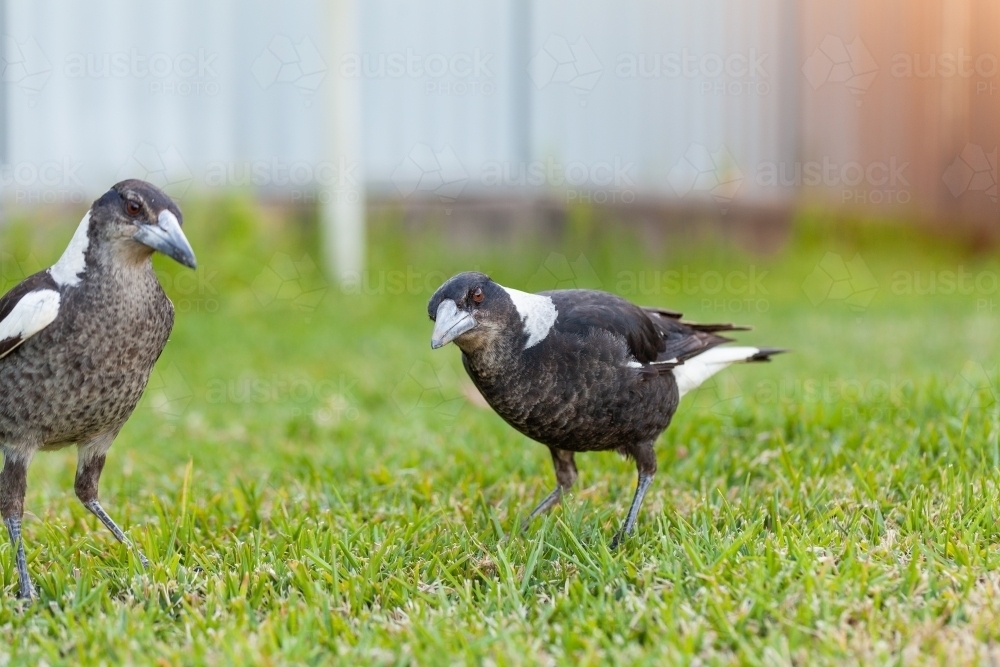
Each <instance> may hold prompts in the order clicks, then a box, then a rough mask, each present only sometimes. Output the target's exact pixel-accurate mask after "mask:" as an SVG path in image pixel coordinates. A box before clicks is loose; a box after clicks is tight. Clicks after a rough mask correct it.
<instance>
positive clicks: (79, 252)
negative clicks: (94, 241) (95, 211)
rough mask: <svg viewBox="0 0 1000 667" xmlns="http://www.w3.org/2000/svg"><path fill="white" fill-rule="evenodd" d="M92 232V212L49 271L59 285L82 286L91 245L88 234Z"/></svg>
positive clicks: (82, 222) (85, 218) (86, 216)
mask: <svg viewBox="0 0 1000 667" xmlns="http://www.w3.org/2000/svg"><path fill="white" fill-rule="evenodd" d="M89 231H90V211H87V215H85V216H83V220H81V221H80V225H79V226H78V227H77V228H76V232H74V233H73V238H72V239H70V241H69V245H68V246H66V250H64V251H63V254H62V257H60V258H59V261H58V262H56V263H55V264H53V265H52V268H51V269H49V275H50V276H52V279H53V280H55V281H56V284H57V285H60V286H70V287H72V286H73V285H79V284H80V274H81V273H83V272H84V271H86V270H87V246H88V245H90V238H89V237H88V236H87V233H88V232H89Z"/></svg>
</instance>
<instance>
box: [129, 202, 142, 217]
mask: <svg viewBox="0 0 1000 667" xmlns="http://www.w3.org/2000/svg"><path fill="white" fill-rule="evenodd" d="M141 210H142V206H140V205H139V202H137V201H132V200H129V201H127V202H125V212H126V213H128V214H129V215H131V216H136V215H139V211H141Z"/></svg>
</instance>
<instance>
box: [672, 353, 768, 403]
mask: <svg viewBox="0 0 1000 667" xmlns="http://www.w3.org/2000/svg"><path fill="white" fill-rule="evenodd" d="M758 352H760V350H759V349H758V348H756V347H713V348H712V349H711V350H708V351H706V352H702V353H701V354H699V355H698V356H695V357H691V358H690V359H688V360H687V361H685V362H684V363H683V364H681V365H680V366H678V367H676V368H674V369H672V372H673V374H674V379H676V380H677V390H678V391H679V392H680V395H681V396H683V395H684V394H686V393H688V392H689V391H691V390H692V389H696V388H698V387H699V386H700V385H701V383H702V382H704V381H705V380H707V379H708V378H710V377H712V376H713V375H715V374H716V373H718V372H719V371H721V370H722V369H723V368H725V367H726V366H729V365H731V364H735V363H739V362H741V361H746V360H747V359H749V358H750V357H752V356H754V355H755V354H757V353H758Z"/></svg>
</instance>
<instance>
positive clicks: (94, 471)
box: [74, 447, 149, 568]
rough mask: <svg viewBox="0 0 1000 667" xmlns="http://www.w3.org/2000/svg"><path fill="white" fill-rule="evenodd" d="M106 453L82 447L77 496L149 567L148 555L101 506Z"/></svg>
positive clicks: (144, 565) (76, 485)
mask: <svg viewBox="0 0 1000 667" xmlns="http://www.w3.org/2000/svg"><path fill="white" fill-rule="evenodd" d="M105 458H106V457H105V454H104V453H94V452H92V451H89V450H88V449H87V448H85V447H81V448H80V454H79V460H78V461H77V465H76V483H75V484H74V487H75V489H76V496H77V498H79V499H80V502H82V503H83V506H84V507H86V508H87V509H88V510H90V511H91V512H92V513H93V514H94V516H96V517H97V518H98V519H100V520H101V523H103V524H104V525H105V526H107V528H108V530H110V531H111V533H112V534H113V535H114V536H115V539H116V540H118V541H119V542H121V543H122V544H124V545H125V546H127V547H129V548H130V549H132V550H134V551H135V553H136V554H137V555H138V556H139V562H140V563H142V566H143V567H144V568H148V567H149V561H148V560H147V559H146V556H144V555H143V553H142V552H141V551H139V549H138V548H137V547H136V546H135V545H134V544H133V543H132V541H131V540H129V539H128V537H127V536H126V535H125V533H124V532H123V531H122V529H121V528H119V527H118V524H116V523H115V522H114V520H113V519H112V518H111V517H110V516H108V513H107V512H105V511H104V508H103V507H101V503H100V502H99V501H98V500H97V487H98V484H99V483H100V481H101V472H102V471H103V470H104V460H105Z"/></svg>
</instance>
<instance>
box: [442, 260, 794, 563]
mask: <svg viewBox="0 0 1000 667" xmlns="http://www.w3.org/2000/svg"><path fill="white" fill-rule="evenodd" d="M427 311H428V314H429V315H430V318H431V319H432V320H434V333H433V335H432V337H431V347H432V348H435V349H436V348H439V347H441V346H443V345H446V344H448V343H450V342H454V343H455V344H456V345H458V347H459V349H460V350H461V351H462V363H463V364H464V365H465V370H466V372H468V374H469V377H470V378H472V381H473V383H475V385H476V387H477V388H478V389H479V391H480V393H481V394H482V395H483V398H485V399H486V402H487V403H489V404H490V406H491V407H492V408H493V409H494V410H495V411H496V412H497V414H499V415H500V416H501V417H502V418H503V419H504V421H506V422H507V423H508V424H510V425H511V426H513V427H514V428H515V429H517V430H518V431H520V432H521V433H523V434H524V435H526V436H528V437H529V438H531V439H533V440H536V441H538V442H540V443H542V444H544V445H547V446H548V448H549V450H550V452H551V454H552V462H553V464H554V465H555V472H556V481H557V485H556V488H555V490H554V491H553V492H552V493H550V494H549V495H548V496H547V497H546V498H545V499H544V500H542V502H541V503H540V504H539V505H538V507H536V508H535V509H534V510H533V511H532V512H531V514H530V516H529V517H528V521H530V520H531V519H533V518H534V517H536V516H538V515H539V514H541V513H543V512H546V511H548V510H549V509H551V508H552V507H554V506H555V505H556V504H558V503H559V501H560V500H561V499H562V496H563V494H564V493H566V492H567V491H568V490H569V489H570V488H571V487H572V486H573V483H574V482H575V481H576V478H577V470H576V462H575V461H574V454H575V453H576V452H591V451H606V450H616V451H618V452H619V453H621V454H622V455H624V456H627V457H629V458H631V459H633V460H634V461H635V463H636V467H637V469H638V472H639V481H638V485H637V487H636V490H635V495H634V497H633V499H632V505H631V507H630V508H629V511H628V515H627V516H626V518H625V522H624V524H623V525H622V526H621V529H620V530H619V531H618V533H617V534H616V535H615V537H614V539H613V540H612V543H611V548H612V549H614V548H616V547H617V546H618V545H619V544H620V543H621V542H622V540H623V539H624V538H625V537H626V536H628V535H629V534H630V533H631V532H632V528H633V526H634V525H635V521H636V517H637V516H638V514H639V508H640V506H641V505H642V499H643V496H644V495H645V493H646V490H647V489H648V488H649V485H650V483H651V482H652V481H653V475H654V474H655V473H656V453H655V452H654V450H653V445H654V443H655V442H656V439H657V438H658V437H659V435H660V433H662V432H663V431H664V429H666V428H667V426H668V425H669V424H670V420H671V418H672V417H673V415H674V412H675V411H676V410H677V406H678V403H679V401H680V399H681V397H682V396H683V395H684V394H686V393H687V392H689V391H691V390H692V389H694V388H696V387H698V386H699V385H700V384H701V383H703V382H704V381H705V380H707V379H708V378H709V377H711V376H712V375H714V374H715V373H716V372H718V371H720V370H722V369H723V368H725V367H726V366H729V365H730V364H733V363H738V362H747V361H768V360H770V357H771V355H773V354H777V353H779V352H782V351H783V350H779V349H772V348H757V347H720V346H722V345H723V344H724V343H729V342H731V339H729V338H726V337H724V336H721V335H719V334H720V333H721V332H725V331H737V330H745V329H746V327H738V326H734V325H731V324H694V323H691V322H685V321H683V320H682V319H681V314H680V313H676V312H672V311H669V310H663V309H660V308H641V307H639V306H636V305H634V304H632V303H631V302H629V301H627V300H625V299H623V298H621V297H619V296H616V295H614V294H608V293H606V292H599V291H594V290H580V289H572V290H554V291H550V292H541V293H539V294H527V293H525V292H520V291H518V290H514V289H510V288H507V287H503V286H502V285H499V284H497V283H495V282H493V281H492V280H490V278H489V277H488V276H486V275H484V274H482V273H475V272H470V273H461V274H459V275H456V276H454V277H453V278H451V279H450V280H448V281H447V282H445V283H444V284H443V285H442V286H441V287H440V288H439V289H438V290H437V292H436V293H435V294H434V296H433V297H431V300H430V303H429V304H428V307H427ZM526 523H527V522H526Z"/></svg>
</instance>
